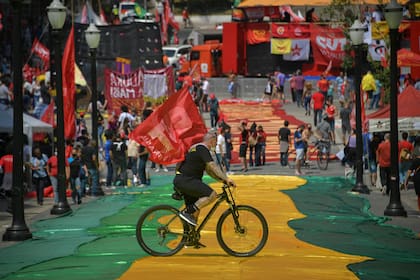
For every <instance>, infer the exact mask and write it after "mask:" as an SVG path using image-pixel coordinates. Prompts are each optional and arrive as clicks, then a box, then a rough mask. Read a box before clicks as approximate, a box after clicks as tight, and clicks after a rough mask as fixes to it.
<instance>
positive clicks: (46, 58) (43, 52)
mask: <svg viewBox="0 0 420 280" xmlns="http://www.w3.org/2000/svg"><path fill="white" fill-rule="evenodd" d="M32 53H34V54H36V55H37V56H39V58H40V59H41V60H42V62H43V63H44V69H47V68H48V66H49V64H50V50H49V49H48V48H47V47H46V46H44V45H43V44H42V43H41V42H40V41H38V39H37V38H35V39H34V42H33V43H32V49H31V54H32Z"/></svg>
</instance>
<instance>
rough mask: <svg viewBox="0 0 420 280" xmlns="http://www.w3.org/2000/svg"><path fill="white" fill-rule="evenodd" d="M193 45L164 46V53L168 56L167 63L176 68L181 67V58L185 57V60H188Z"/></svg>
mask: <svg viewBox="0 0 420 280" xmlns="http://www.w3.org/2000/svg"><path fill="white" fill-rule="evenodd" d="M191 48H192V46H191V45H166V46H163V47H162V52H163V55H164V56H166V59H167V65H168V66H169V65H170V66H172V67H173V68H174V69H178V68H179V66H180V65H179V60H180V58H181V57H183V60H185V61H186V60H188V56H189V54H190V52H191Z"/></svg>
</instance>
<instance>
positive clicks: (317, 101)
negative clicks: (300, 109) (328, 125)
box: [311, 91, 325, 126]
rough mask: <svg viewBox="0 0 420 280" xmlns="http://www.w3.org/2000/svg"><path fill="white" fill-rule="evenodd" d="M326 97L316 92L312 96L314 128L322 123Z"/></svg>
mask: <svg viewBox="0 0 420 280" xmlns="http://www.w3.org/2000/svg"><path fill="white" fill-rule="evenodd" d="M324 102H325V97H324V95H323V94H322V93H321V92H319V91H316V92H315V93H314V94H312V101H311V103H312V108H314V126H317V124H318V122H321V121H322V111H323V109H324Z"/></svg>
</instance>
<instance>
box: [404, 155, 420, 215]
mask: <svg viewBox="0 0 420 280" xmlns="http://www.w3.org/2000/svg"><path fill="white" fill-rule="evenodd" d="M410 178H411V180H412V181H413V183H414V191H415V192H416V195H417V208H418V210H419V211H420V154H417V155H416V156H415V157H414V159H413V161H412V162H411V165H410V167H409V168H408V171H407V176H406V177H405V182H404V188H405V189H407V188H408V181H409V179H410Z"/></svg>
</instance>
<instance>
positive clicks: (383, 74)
mask: <svg viewBox="0 0 420 280" xmlns="http://www.w3.org/2000/svg"><path fill="white" fill-rule="evenodd" d="M370 63H371V65H372V67H373V73H374V76H375V78H376V79H378V80H379V81H380V82H381V84H382V88H383V90H384V95H383V99H382V102H383V103H384V104H388V103H389V95H390V91H391V79H390V78H389V77H390V75H391V72H390V69H389V67H382V65H381V63H380V62H378V61H370Z"/></svg>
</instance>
